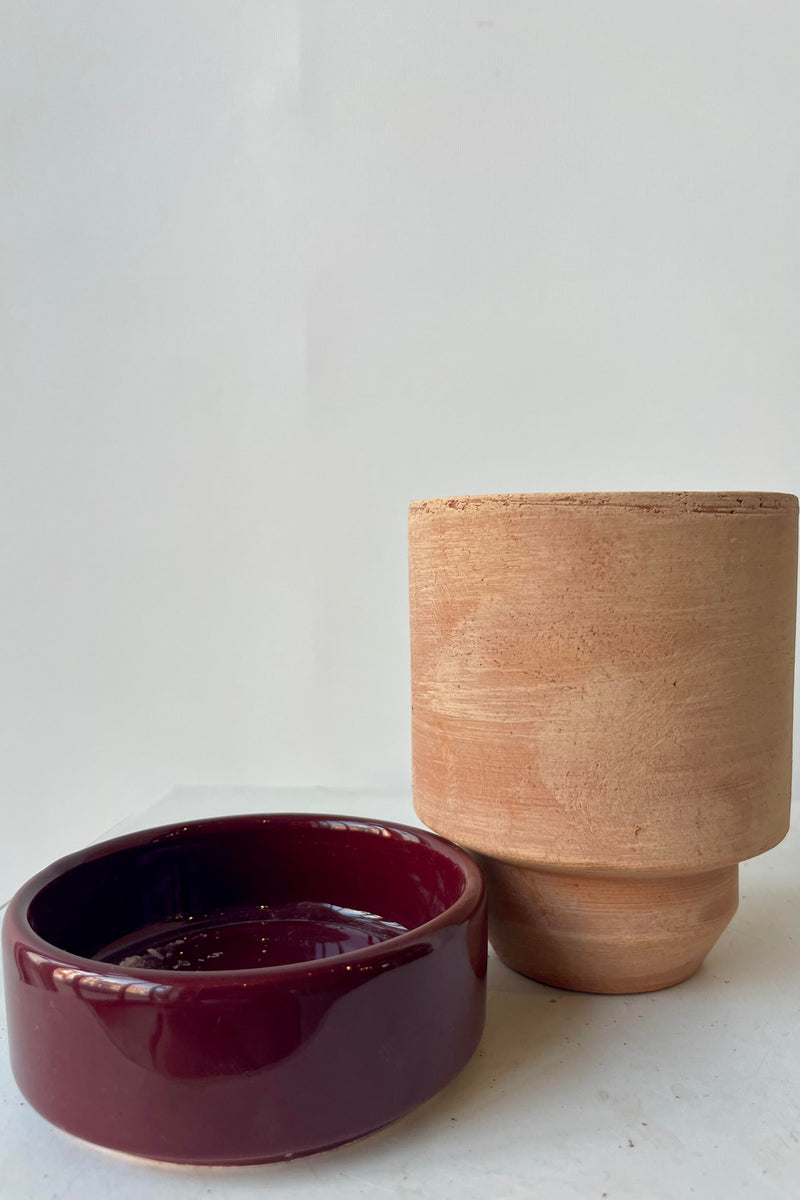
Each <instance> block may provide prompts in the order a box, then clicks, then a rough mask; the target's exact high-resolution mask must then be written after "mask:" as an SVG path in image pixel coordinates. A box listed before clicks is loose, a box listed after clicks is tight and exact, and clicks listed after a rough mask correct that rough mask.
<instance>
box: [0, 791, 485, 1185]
mask: <svg viewBox="0 0 800 1200" xmlns="http://www.w3.org/2000/svg"><path fill="white" fill-rule="evenodd" d="M276 913H277V914H279V915H282V918H281V920H276V922H274V923H273V924H272V925H270V924H269V922H270V918H271V916H272V915H273V914H276ZM214 914H216V915H214ZM261 919H263V921H265V922H266V924H264V925H262V926H260V925H259V924H258V920H261ZM191 922H196V923H197V924H196V925H192V924H191ZM270 930H272V933H270ZM187 931H188V932H187ZM198 931H199V932H198ZM303 931H304V932H303ZM295 934H297V937H296V942H295V949H296V955H297V959H298V960H302V961H295V962H292V961H285V960H286V959H287V958H288V959H291V957H292V946H291V943H292V939H293V938H294V937H295ZM256 935H257V936H256ZM262 935H263V936H262ZM170 938H172V941H171V942H170V941H169V939H170ZM165 939H166V940H165ZM370 942H371V943H372V944H369V943H370ZM167 945H169V946H171V947H172V949H171V950H169V952H168V953H167V951H166V950H165V949H164V947H165V946H167ZM263 945H266V946H267V947H269V946H270V945H272V946H273V949H272V950H270V951H268V952H265V953H266V958H263V957H259V956H260V955H261V954H262V950H261V949H260V948H259V947H261V946H263ZM159 946H161V950H158V947H159ZM148 947H150V948H151V949H152V950H153V953H154V954H156V958H155V961H156V962H157V963H160V962H167V961H169V962H171V963H172V965H171V966H170V967H169V968H164V967H155V968H154V967H152V966H150V965H146V966H141V965H137V964H141V963H142V962H145V963H148V962H150V961H152V955H151V956H150V959H148V957H147V955H148ZM176 947H183V949H176ZM198 947H201V949H202V952H201V951H200V950H198ZM276 947H277V949H276ZM349 947H355V948H349ZM109 948H110V949H109ZM3 951H4V956H5V986H6V994H7V1001H8V1032H9V1044H10V1051H11V1060H12V1067H13V1070H14V1074H15V1077H16V1079H17V1082H18V1084H19V1087H20V1089H21V1091H22V1092H23V1094H24V1095H25V1096H26V1097H27V1099H28V1100H29V1101H30V1103H31V1104H32V1105H33V1106H34V1107H35V1108H36V1109H38V1111H39V1112H40V1113H41V1114H42V1115H43V1116H45V1117H47V1118H48V1119H49V1120H50V1121H52V1122H53V1123H54V1124H56V1125H59V1126H61V1127H62V1128H63V1129H66V1130H68V1131H69V1132H70V1133H73V1134H77V1135H78V1136H79V1137H81V1138H85V1139H88V1140H89V1141H92V1142H96V1143H99V1144H100V1145H103V1146H106V1147H111V1148H113V1149H116V1150H122V1151H127V1152H129V1153H131V1154H137V1155H144V1156H148V1157H151V1158H156V1159H164V1160H168V1161H173V1162H181V1163H244V1162H263V1161H271V1160H275V1159H282V1158H291V1157H294V1156H296V1155H300V1154H310V1153H313V1152H314V1151H317V1150H322V1149H325V1148H327V1147H331V1146H334V1145H338V1144H340V1143H342V1142H346V1141H349V1140H351V1139H353V1138H356V1137H360V1136H362V1135H363V1134H366V1133H368V1132H370V1131H372V1130H374V1129H377V1128H379V1127H380V1126H383V1125H385V1124H387V1123H388V1122H390V1121H393V1120H394V1119H395V1118H397V1117H399V1116H401V1115H402V1114H403V1113H405V1112H408V1111H409V1110H410V1109H412V1108H413V1107H415V1105H418V1104H419V1103H421V1102H422V1101H424V1100H426V1099H427V1098H428V1097H430V1096H431V1095H433V1094H434V1093H435V1092H436V1091H437V1090H438V1089H439V1088H441V1087H442V1086H443V1085H444V1084H446V1083H447V1082H448V1081H449V1080H450V1079H451V1078H452V1077H453V1076H454V1075H455V1074H456V1073H457V1072H458V1071H459V1070H460V1069H461V1067H463V1066H464V1064H465V1063H466V1062H467V1060H468V1059H469V1058H470V1056H471V1055H472V1053H473V1051H474V1049H475V1047H476V1045H477V1042H478V1039H479V1037H480V1034H481V1030H482V1027H483V1020H484V1000H485V974H486V900H485V888H484V884H483V880H482V878H481V873H480V871H479V869H478V868H477V866H476V865H475V863H474V862H473V861H472V859H471V858H470V856H469V855H468V854H467V853H465V852H464V851H462V850H460V849H459V848H458V847H455V846H452V845H450V844H449V843H448V842H446V841H444V840H443V839H441V838H438V837H436V836H435V835H432V834H429V833H428V832H427V831H423V830H418V829H412V828H410V827H406V826H403V825H397V824H390V823H383V822H378V821H372V820H367V819H364V820H362V819H359V818H353V817H331V816H314V815H303V816H298V815H275V814H273V815H265V816H243V817H230V818H222V819H219V820H211V821H199V822H194V823H190V824H187V825H180V826H167V827H163V828H160V829H156V830H149V831H147V832H144V833H138V834H134V835H131V836H129V837H123V838H117V839H115V840H113V841H110V842H106V843H103V844H100V845H96V846H92V847H91V848H90V849H88V850H85V851H83V852H81V853H79V854H73V855H71V856H70V857H68V858H65V859H62V860H61V861H60V862H58V863H55V864H54V865H53V866H51V867H49V868H48V869H47V870H45V871H43V872H42V873H41V874H39V875H37V876H36V877H35V878H34V879H32V880H31V881H30V882H29V883H28V884H26V885H25V886H24V887H23V888H22V889H21V890H20V892H19V893H18V894H17V895H16V896H15V898H14V899H13V900H12V902H11V904H10V906H9V909H8V912H7V915H6V918H5V922H4V927H3ZM183 953H189V954H194V955H195V959H192V960H190V966H189V968H188V969H187V968H186V967H185V966H184V965H183V960H182V959H180V958H179V957H178V956H179V955H181V954H183ZM165 954H166V955H167V957H161V958H159V957H158V956H159V955H162V956H163V955H165ZM169 955H172V958H170V957H169ZM226 955H227V956H228V957H226ZM237 955H238V956H239V957H240V958H241V956H242V955H244V959H243V961H245V962H247V961H255V962H256V964H258V963H260V962H262V961H266V962H267V963H269V962H271V961H272V962H273V963H274V962H275V960H276V959H277V963H278V965H266V966H261V965H255V966H245V967H243V968H240V969H232V970H225V969H222V970H220V969H215V964H217V963H219V962H223V961H224V962H235V961H237V957H236V956H237ZM271 955H272V957H270V956H271ZM96 956H102V957H103V958H108V957H111V958H114V959H115V961H99V959H98V957H96ZM215 956H217V957H215ZM254 956H255V958H254Z"/></svg>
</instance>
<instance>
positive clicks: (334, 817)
mask: <svg viewBox="0 0 800 1200" xmlns="http://www.w3.org/2000/svg"><path fill="white" fill-rule="evenodd" d="M268 823H270V824H271V823H281V824H288V823H300V824H301V825H315V824H319V823H324V824H329V825H336V824H343V823H344V824H347V825H350V826H362V827H371V828H373V829H379V830H384V829H388V830H392V831H393V832H396V833H398V834H400V835H403V834H413V835H414V838H415V839H416V840H417V841H419V842H422V843H424V844H425V845H426V846H428V847H430V848H431V849H432V850H435V851H436V852H437V853H439V854H442V855H443V856H444V857H445V858H448V859H449V860H450V861H451V862H453V863H455V865H456V866H458V867H459V868H460V869H461V872H462V875H463V879H464V887H463V890H462V892H461V894H460V896H459V897H458V899H457V900H455V901H454V902H453V903H452V904H451V905H449V906H448V907H447V908H445V909H444V910H443V911H442V912H440V913H438V914H437V915H436V916H435V917H432V918H431V919H430V920H429V921H426V922H424V923H423V924H421V925H416V926H414V928H413V929H409V930H407V931H406V932H405V933H400V934H397V935H396V936H395V937H391V938H387V939H386V940H385V941H382V942H376V943H375V944H374V945H372V946H366V947H362V948H361V949H358V950H350V951H347V952H345V953H343V954H336V955H334V956H332V957H330V958H319V959H310V960H307V961H300V962H293V963H282V964H280V965H276V966H268V967H245V968H241V969H233V970H217V971H215V970H210V971H189V970H186V971H181V972H179V973H178V972H176V971H173V970H170V969H168V968H167V969H157V968H151V967H122V966H120V965H119V964H118V963H107V962H100V961H99V960H97V959H93V958H85V957H84V956H82V955H79V954H73V953H72V952H71V951H68V950H64V949H62V948H61V947H60V946H56V945H54V943H52V942H48V941H47V940H46V939H45V938H43V937H42V936H41V935H40V934H38V933H37V932H36V931H35V930H34V928H33V926H32V925H31V924H30V921H29V919H28V912H29V909H30V906H31V904H32V902H33V901H34V899H35V898H36V896H38V894H39V893H40V892H41V891H42V889H43V888H45V887H46V886H47V885H48V884H50V883H52V882H53V881H54V880H55V879H59V878H62V877H63V876H64V875H67V874H68V873H69V872H70V871H72V870H74V869H75V868H76V867H80V866H82V865H83V864H84V863H88V862H93V861H95V860H97V859H101V858H105V857H106V856H108V855H111V854H114V853H117V852H119V851H124V850H129V849H134V848H136V847H139V846H144V845H147V844H148V843H151V842H156V841H159V840H162V839H166V838H170V837H175V836H177V835H179V834H181V833H185V832H187V831H190V830H193V831H194V830H203V829H209V830H213V829H215V828H216V829H217V830H223V829H224V830H225V831H226V832H228V831H230V830H231V829H235V828H236V827H237V826H241V827H244V828H247V827H248V826H251V825H256V824H268ZM485 893H486V884H485V881H484V879H483V875H482V873H481V870H480V867H479V866H478V865H477V863H476V862H475V861H474V859H473V858H472V857H471V856H470V854H469V853H468V852H467V851H466V850H464V849H463V848H462V847H461V846H458V845H456V844H455V843H453V842H450V841H448V839H447V838H444V837H440V836H439V834H436V833H431V832H430V831H429V830H427V829H420V828H417V827H416V826H413V825H406V824H403V823H401V822H398V821H383V820H381V819H379V818H373V817H359V816H346V815H342V814H338V813H309V812H302V813H292V812H275V813H237V814H235V815H232V816H223V817H203V818H200V819H198V820H194V821H180V822H171V823H170V824H168V825H159V826H154V827H152V828H149V829H144V830H139V831H137V832H135V833H129V834H123V835H121V836H120V837H116V838H109V839H107V840H104V841H102V842H95V843H92V844H91V845H90V846H87V847H86V848H85V849H83V850H78V851H75V852H74V853H72V854H68V855H65V856H64V857H62V858H59V859H56V860H55V861H54V862H52V863H51V864H50V865H49V866H47V867H45V868H44V869H43V870H42V871H39V872H38V873H37V874H36V875H33V876H32V877H31V878H30V879H29V880H28V881H27V882H26V883H24V884H23V885H22V887H21V888H20V889H19V890H18V891H17V892H16V894H15V895H14V896H13V897H12V899H11V900H10V901H9V904H8V908H7V910H6V915H5V920H4V929H3V940H4V941H6V942H7V943H9V942H10V943H13V942H17V941H18V942H21V943H23V946H24V949H25V950H27V951H29V952H30V951H33V952H34V953H35V954H37V955H38V956H40V957H41V958H43V959H45V960H46V961H47V962H48V963H49V964H51V965H52V966H54V967H67V968H71V969H74V970H79V971H81V972H82V973H83V974H84V975H90V976H91V975H93V976H96V977H98V978H100V979H103V980H113V979H119V978H120V977H122V976H124V977H126V978H127V977H130V978H131V980H132V981H136V982H140V983H147V982H150V983H152V984H154V985H160V986H163V985H164V984H165V983H166V982H167V981H168V982H169V983H170V985H171V990H172V989H174V992H173V993H172V994H173V995H174V994H176V993H180V992H181V991H182V990H184V989H186V990H189V991H191V992H193V993H196V992H197V990H198V988H208V989H212V988H215V989H217V990H218V989H219V987H220V986H222V985H228V986H230V987H232V988H233V989H235V990H238V988H239V987H240V986H241V985H242V984H244V985H249V984H267V983H269V982H270V981H274V982H275V983H276V984H277V983H279V982H280V983H286V982H287V980H291V979H292V978H298V977H302V978H303V979H305V980H307V979H309V978H311V977H326V976H331V975H337V974H339V973H340V972H341V971H343V970H344V969H346V968H348V967H350V968H352V967H353V966H354V965H362V964H363V965H365V966H366V965H368V964H371V963H374V962H375V960H380V959H386V958H387V957H388V958H391V957H393V956H394V955H395V954H397V953H401V954H402V951H403V950H405V949H406V948H408V947H410V946H415V945H417V944H418V943H419V942H420V940H422V939H424V938H425V937H427V936H429V935H430V934H433V933H436V932H438V931H439V930H442V929H446V928H448V927H449V926H453V925H461V924H463V923H464V922H465V921H466V920H468V919H469V918H470V917H471V916H472V914H473V913H475V912H476V911H477V910H478V909H479V907H480V905H481V904H482V903H483V900H484V897H485ZM12 949H13V946H12Z"/></svg>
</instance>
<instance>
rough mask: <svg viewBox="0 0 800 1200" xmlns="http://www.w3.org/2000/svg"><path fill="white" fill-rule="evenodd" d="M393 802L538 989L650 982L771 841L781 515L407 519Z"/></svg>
mask: <svg viewBox="0 0 800 1200" xmlns="http://www.w3.org/2000/svg"><path fill="white" fill-rule="evenodd" d="M409 542H410V572H411V650H412V694H413V759H414V803H415V807H416V810H417V813H418V814H419V816H420V817H421V818H422V820H423V821H425V822H426V823H427V824H428V825H429V826H431V827H432V828H433V829H435V830H437V831H438V832H439V833H443V834H445V835H446V836H447V837H449V838H453V839H455V840H456V841H458V842H461V843H462V844H463V845H465V846H466V847H468V848H470V849H472V850H473V851H475V852H477V855H478V858H479V860H480V861H481V864H482V866H483V867H484V870H485V873H486V876H487V879H488V883H489V897H490V927H489V928H490V940H491V941H492V944H493V945H494V947H495V949H496V950H497V952H498V954H499V955H500V956H501V958H503V959H504V960H505V962H506V963H508V965H509V966H511V967H513V968H514V969H515V970H517V971H521V972H522V973H523V974H525V975H529V976H532V977H533V978H535V979H539V980H541V981H543V982H545V983H550V984H554V985H556V986H558V987H564V988H573V989H576V990H579V991H591V992H639V991H648V990H651V989H656V988H664V987H669V986H670V985H672V984H675V983H679V982H680V981H681V980H683V979H686V978H688V977H689V976H690V975H692V974H693V972H694V971H696V970H697V968H698V967H699V966H700V964H701V963H702V961H703V959H704V958H705V956H706V954H707V953H708V951H709V950H710V949H711V947H712V946H713V945H714V943H715V942H716V940H717V938H718V937H719V936H720V934H721V933H722V931H723V929H724V928H725V926H726V925H727V923H728V921H729V920H730V919H731V917H732V916H733V913H734V912H735V910H736V906H737V901H738V863H739V862H740V861H741V860H743V859H746V858H750V857H752V856H753V855H756V854H761V853H762V852H763V851H764V850H767V849H769V848H770V846H774V845H775V844H776V842H779V841H780V840H781V838H782V837H783V836H784V834H785V833H786V830H787V827H788V822H789V793H790V781H791V747H792V740H791V739H792V685H793V663H794V627H795V606H796V577H797V498H796V497H794V496H788V495H783V494H774V493H772V494H771V493H755V492H744V493H731V494H727V493H726V494H720V493H711V492H688V493H687V492H676V493H599V494H595V493H586V494H577V495H561V494H558V495H513V496H474V497H473V496H466V497H458V498H455V499H443V500H423V501H418V502H416V503H414V504H412V505H411V511H410V519H409Z"/></svg>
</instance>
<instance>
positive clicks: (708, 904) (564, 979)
mask: <svg viewBox="0 0 800 1200" xmlns="http://www.w3.org/2000/svg"><path fill="white" fill-rule="evenodd" d="M477 857H478V859H479V861H480V864H481V866H482V868H483V870H484V873H485V875H486V878H487V882H488V886H489V940H490V941H491V943H492V946H493V947H494V949H495V950H496V952H497V954H498V955H499V956H500V958H501V959H502V960H503V962H505V963H506V964H507V965H508V966H509V967H512V968H513V969H514V970H515V971H519V972H520V973H521V974H522V975H527V976H529V977H530V978H531V979H536V980H538V981H539V982H540V983H547V984H550V985H551V986H553V987H559V988H567V989H568V990H570V991H577V992H602V993H631V992H650V991H657V990H658V989H660V988H667V987H672V986H673V985H674V984H676V983H681V982H682V981H683V980H684V979H688V978H689V977H690V976H691V975H693V974H694V973H695V971H696V970H697V969H698V967H699V966H700V965H701V963H702V962H703V959H704V958H705V957H706V955H707V954H708V952H709V950H710V949H711V947H712V946H713V945H714V943H715V942H716V940H717V938H718V937H719V936H720V934H721V933H722V931H723V930H724V928H725V926H726V925H727V924H728V922H729V921H730V919H731V917H732V916H733V914H734V913H735V911H736V907H737V904H738V898H739V887H738V884H739V867H738V864H735V865H734V866H730V867H720V868H717V869H715V870H713V871H703V872H698V873H687V872H681V873H680V874H673V875H670V874H655V873H653V874H644V873H642V874H638V875H631V874H630V873H629V872H625V873H622V872H613V871H608V872H602V873H601V872H581V871H571V870H567V871H564V870H551V869H550V868H541V867H524V866H515V865H513V864H511V863H505V862H500V861H498V860H497V859H493V858H488V857H487V856H485V855H478V856H477Z"/></svg>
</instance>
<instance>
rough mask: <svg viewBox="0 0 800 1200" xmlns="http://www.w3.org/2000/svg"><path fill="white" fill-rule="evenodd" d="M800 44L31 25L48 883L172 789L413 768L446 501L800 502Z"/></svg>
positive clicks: (297, 7)
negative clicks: (432, 536)
mask: <svg viewBox="0 0 800 1200" xmlns="http://www.w3.org/2000/svg"><path fill="white" fill-rule="evenodd" d="M799 39H800V5H798V4H796V3H781V2H776V0H744V2H743V0H740V2H737V0H730V2H724V3H723V2H722V0H718V2H717V0H658V2H645V3H643V2H642V0H611V2H610V3H608V4H597V3H596V2H595V0H519V2H514V0H505V2H498V0H483V2H482V3H476V2H473V0H433V2H431V0H377V2H375V0H360V2H359V3H350V2H345V3H342V2H340V0H337V2H336V3H329V2H325V0H317V2H315V3H310V2H302V0H301V2H299V3H290V2H288V0H285V2H278V3H267V2H265V0H253V2H243V0H225V3H221V2H220V0H170V3H169V4H162V3H157V2H156V0H145V2H142V0H136V2H135V3H134V2H132V0H114V3H113V4H108V3H104V2H103V0H59V2H58V3H52V2H37V0H0V90H1V95H0V112H1V113H2V122H0V128H1V132H0V197H1V202H2V216H1V221H0V234H1V236H2V243H3V284H2V305H3V309H2V317H1V318H0V339H2V378H1V380H0V385H1V387H2V391H1V392H0V488H2V497H1V499H0V546H2V576H1V578H0V590H1V593H2V595H1V599H0V606H1V609H0V639H1V645H0V788H1V789H2V790H1V791H0V805H2V831H3V837H2V855H3V857H4V858H5V859H7V860H8V861H9V862H10V863H11V864H12V868H13V870H14V871H16V872H17V873H18V875H19V878H20V880H21V878H22V877H23V876H24V875H25V874H27V873H28V871H29V870H33V869H34V868H36V867H39V866H41V865H43V864H44V863H45V862H46V861H47V860H48V859H49V858H51V857H53V855H55V854H57V853H62V852H65V851H66V850H68V849H71V848H74V847H76V846H78V845H80V844H82V843H84V842H85V841H86V840H88V839H89V838H91V837H94V836H97V835H98V834H99V833H100V832H102V831H103V830H104V829H105V828H107V827H108V826H110V825H112V824H113V823H114V822H115V821H117V820H118V819H120V818H121V817H122V816H123V815H125V813H126V812H127V811H129V810H130V809H131V808H132V807H135V806H138V805H142V804H144V803H146V802H149V801H151V800H153V799H155V798H156V797H157V796H158V795H159V794H160V793H162V792H164V791H165V790H167V789H168V788H169V787H171V786H173V785H174V784H179V783H186V784H188V783H238V784H249V783H290V784H291V783H298V784H299V783H327V784H333V785H347V784H362V785H363V784H366V785H370V786H373V785H374V786H375V787H380V786H398V785H402V784H404V783H405V781H406V780H407V779H408V776H409V720H408V709H409V694H408V678H407V677H408V662H407V659H408V650H407V615H406V610H407V601H406V560H405V511H406V504H407V501H408V500H409V499H410V498H412V497H421V496H428V495H442V494H445V495H446V494H453V493H464V492H488V491H550V490H572V489H594V488H608V489H626V488H646V489H660V488H665V489H672V488H697V489H717V488H730V489H737V488H742V489H744V488H754V489H760V488H763V489H771V490H782V491H797V490H798V484H799V483H800V479H799V478H798V476H799V475H800V472H799V471H798V435H800V402H799V401H798V384H800V345H799V342H798V329H800V291H799V289H798V281H799V280H800V232H799V231H798V215H797V214H798V209H799V208H800V151H799V150H798V113H800V70H799V69H798V65H799V59H800V52H799V51H798V45H800V41H799ZM0 899H1V898H0Z"/></svg>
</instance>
